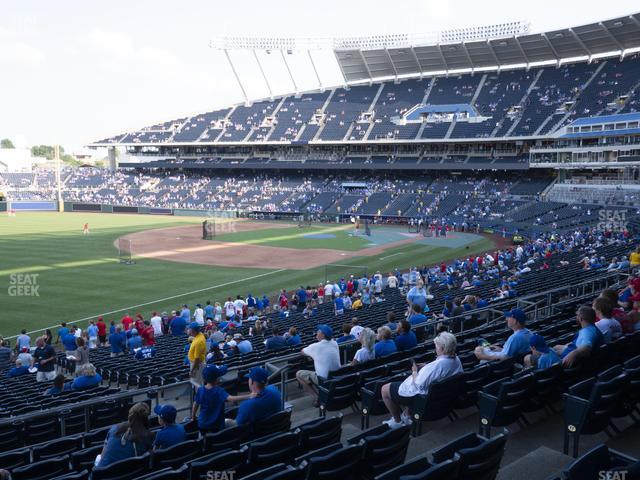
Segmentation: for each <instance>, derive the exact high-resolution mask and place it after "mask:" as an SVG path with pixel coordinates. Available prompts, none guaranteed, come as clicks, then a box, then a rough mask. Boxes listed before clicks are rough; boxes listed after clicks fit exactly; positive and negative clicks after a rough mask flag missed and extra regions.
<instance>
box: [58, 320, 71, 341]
mask: <svg viewBox="0 0 640 480" xmlns="http://www.w3.org/2000/svg"><path fill="white" fill-rule="evenodd" d="M67 333H69V329H68V328H67V324H66V323H65V322H62V323H61V324H60V328H59V329H58V338H56V343H60V342H61V341H62V338H63V337H64V336H65V335H66V334H67Z"/></svg>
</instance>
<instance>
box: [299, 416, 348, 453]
mask: <svg viewBox="0 0 640 480" xmlns="http://www.w3.org/2000/svg"><path fill="white" fill-rule="evenodd" d="M297 430H298V431H299V434H300V450H301V451H305V452H309V451H312V450H317V449H318V448H322V447H324V446H326V445H330V444H332V443H336V442H339V441H340V436H341V435H342V416H336V417H332V418H319V419H317V420H313V421H311V422H307V423H305V424H303V425H300V426H299V427H298V428H297Z"/></svg>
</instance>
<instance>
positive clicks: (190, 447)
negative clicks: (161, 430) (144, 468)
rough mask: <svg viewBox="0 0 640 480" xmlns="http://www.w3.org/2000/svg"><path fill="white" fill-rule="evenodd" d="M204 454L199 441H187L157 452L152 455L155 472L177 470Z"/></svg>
mask: <svg viewBox="0 0 640 480" xmlns="http://www.w3.org/2000/svg"><path fill="white" fill-rule="evenodd" d="M201 452H202V443H201V442H200V441H198V440H187V441H184V442H180V443H177V444H175V445H172V446H170V447H168V448H163V449H161V450H155V451H154V452H153V453H152V455H151V457H152V458H151V465H152V466H153V469H154V470H160V469H163V468H167V467H170V468H177V467H179V466H180V465H182V464H184V463H185V462H187V461H189V460H191V459H193V458H195V457H197V456H198V455H200V453H201Z"/></svg>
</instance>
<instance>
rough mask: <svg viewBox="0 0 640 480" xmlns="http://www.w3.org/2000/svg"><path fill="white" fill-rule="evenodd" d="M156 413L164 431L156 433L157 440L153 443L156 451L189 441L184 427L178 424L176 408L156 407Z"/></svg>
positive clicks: (171, 406) (169, 406) (167, 405)
mask: <svg viewBox="0 0 640 480" xmlns="http://www.w3.org/2000/svg"><path fill="white" fill-rule="evenodd" d="M154 412H155V413H156V415H158V423H159V424H160V426H161V427H162V430H160V431H159V432H158V433H156V439H155V440H154V442H153V448H154V449H156V450H157V449H161V448H169V447H172V446H174V445H176V444H178V443H181V442H184V441H185V440H186V439H187V433H186V432H185V430H184V427H183V426H182V425H180V424H176V415H177V414H178V411H177V410H176V407H174V406H173V405H169V404H166V405H156V408H155V409H154Z"/></svg>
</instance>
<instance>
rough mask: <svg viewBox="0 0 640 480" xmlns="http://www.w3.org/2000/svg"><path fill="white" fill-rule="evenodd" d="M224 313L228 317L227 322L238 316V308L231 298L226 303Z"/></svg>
mask: <svg viewBox="0 0 640 480" xmlns="http://www.w3.org/2000/svg"><path fill="white" fill-rule="evenodd" d="M224 313H225V315H226V317H227V320H231V319H232V318H233V317H235V316H236V306H235V304H234V303H233V301H232V300H231V297H228V298H227V301H226V302H224Z"/></svg>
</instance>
